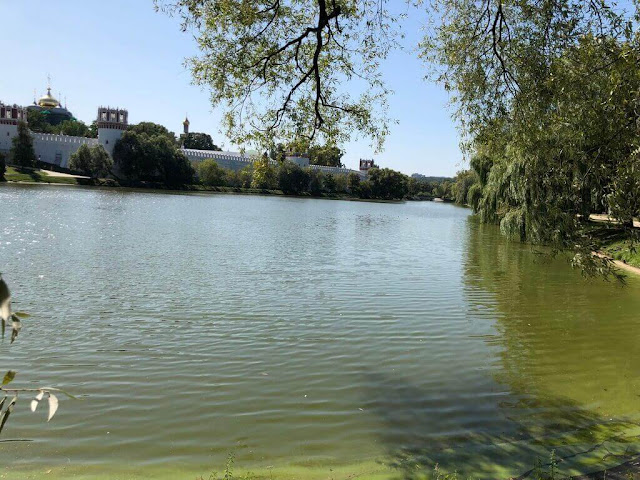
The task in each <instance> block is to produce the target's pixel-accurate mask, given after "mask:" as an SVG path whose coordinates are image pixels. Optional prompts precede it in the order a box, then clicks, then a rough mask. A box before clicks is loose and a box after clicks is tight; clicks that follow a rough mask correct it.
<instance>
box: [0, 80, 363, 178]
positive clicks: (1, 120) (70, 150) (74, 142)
mask: <svg viewBox="0 0 640 480" xmlns="http://www.w3.org/2000/svg"><path fill="white" fill-rule="evenodd" d="M30 110H38V111H40V112H42V113H43V115H44V116H45V118H46V120H47V122H48V123H50V124H52V125H57V124H59V123H62V122H63V121H65V120H70V119H73V115H72V114H71V112H69V111H68V110H67V109H66V108H64V107H62V105H61V104H60V102H59V101H58V100H57V99H56V98H54V97H53V95H51V88H50V87H49V88H47V93H46V94H45V95H43V96H42V97H40V99H39V100H38V101H37V102H35V101H34V104H33V105H30V106H28V107H26V108H25V107H21V106H18V105H16V104H13V105H5V104H3V103H1V102H0V152H2V153H9V151H10V150H11V146H12V140H13V138H14V137H16V136H17V135H18V123H20V122H25V123H27V125H28V112H29V111H30ZM189 125H190V122H189V119H188V118H185V119H184V122H182V126H183V132H184V133H183V134H182V135H180V137H181V139H182V142H181V144H182V148H181V151H182V153H183V154H184V155H185V156H186V157H187V158H188V159H189V160H190V161H191V162H192V163H193V164H194V165H197V164H198V163H199V162H202V161H203V160H206V159H212V160H215V161H216V162H217V163H218V165H220V166H221V167H224V168H228V169H231V170H236V171H239V170H242V169H244V168H247V167H250V166H251V165H252V164H253V162H254V160H255V157H254V156H250V155H247V154H246V153H245V152H220V151H214V150H198V149H193V148H184V140H185V139H186V138H187V136H188V135H189ZM96 126H97V127H98V138H87V137H74V136H70V135H56V134H52V133H37V132H33V131H32V132H31V137H32V138H33V148H34V150H35V153H36V157H37V158H38V160H39V161H41V162H44V163H49V164H51V165H57V166H59V167H63V168H68V166H69V158H70V157H71V155H73V154H74V153H75V152H76V151H78V149H79V148H80V146H81V145H87V146H90V147H92V146H95V145H102V146H103V147H104V149H105V150H106V151H107V153H108V154H109V155H110V156H111V157H113V149H114V147H115V144H116V142H117V141H118V140H119V139H120V138H121V137H122V134H123V133H124V131H125V130H127V128H128V127H129V113H128V112H127V110H124V109H121V108H111V107H98V115H97V117H96ZM286 159H287V160H288V161H291V162H294V163H296V164H297V165H299V166H301V167H308V168H310V169H312V170H317V171H322V172H324V173H330V174H343V175H346V174H349V173H357V174H359V175H361V176H363V177H364V176H366V170H367V169H368V168H371V167H372V166H373V160H360V171H356V170H349V169H348V168H342V167H327V166H323V165H309V156H308V155H306V154H297V153H292V154H288V155H287V156H286ZM363 162H370V165H369V167H367V168H366V169H363ZM274 163H275V162H274Z"/></svg>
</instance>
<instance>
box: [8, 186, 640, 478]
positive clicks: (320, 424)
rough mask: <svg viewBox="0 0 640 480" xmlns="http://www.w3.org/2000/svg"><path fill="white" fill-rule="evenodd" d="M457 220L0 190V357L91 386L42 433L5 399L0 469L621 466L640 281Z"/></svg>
mask: <svg viewBox="0 0 640 480" xmlns="http://www.w3.org/2000/svg"><path fill="white" fill-rule="evenodd" d="M468 215H469V212H468V210H465V209H460V208H456V207H453V206H451V205H441V204H434V203H408V204H403V205H389V204H370V203H360V202H339V201H319V200H304V199H283V198H269V197H265V198H263V197H240V196H226V195H217V196H174V195H157V194H152V193H126V192H118V191H98V190H83V189H66V188H32V187H31V188H29V187H26V188H25V187H16V186H3V187H1V188H0V218H2V219H3V220H4V223H3V224H2V226H0V270H1V271H2V272H4V274H5V277H6V279H7V280H8V281H9V282H10V284H11V286H12V291H13V293H14V303H15V305H14V307H15V308H16V309H18V310H24V311H28V312H29V313H31V314H32V318H31V319H30V322H29V325H28V326H27V328H26V329H25V330H24V331H23V332H22V333H21V336H20V341H19V342H16V343H15V344H14V345H10V346H9V345H6V344H3V345H2V346H0V365H5V364H7V365H10V366H11V367H12V368H15V369H16V370H18V371H19V373H20V377H18V378H21V379H22V380H21V381H22V382H25V383H26V384H27V386H28V385H29V384H31V383H33V384H56V385H59V386H60V387H61V388H64V389H65V390H69V391H71V392H73V393H74V394H78V395H81V396H82V397H83V398H84V399H85V400H84V401H82V402H76V403H74V404H73V405H65V406H64V408H61V411H60V413H59V414H58V415H57V416H56V419H55V421H53V422H52V423H51V424H47V425H46V426H45V427H43V426H42V422H40V419H37V418H32V417H31V416H29V415H27V414H24V415H21V411H20V410H17V411H16V418H15V419H13V420H14V423H13V425H10V426H9V427H8V430H7V432H6V434H7V435H8V436H9V437H10V438H21V439H31V440H34V442H32V443H31V444H29V445H25V444H18V443H15V444H2V446H0V464H1V465H2V467H1V468H2V470H3V471H0V474H1V473H4V474H7V475H14V477H11V478H22V477H20V475H19V474H20V473H21V472H23V471H31V470H34V471H38V472H41V471H46V470H47V469H48V468H53V469H54V473H53V474H57V475H58V476H60V477H61V478H74V477H75V476H77V477H78V478H93V476H92V474H91V473H90V472H92V471H93V470H92V468H96V469H98V470H99V471H100V473H101V474H106V475H107V478H109V477H108V475H109V474H112V475H114V476H115V474H113V472H116V471H118V472H120V471H122V470H123V469H125V470H124V473H122V476H123V477H125V478H156V477H157V472H158V469H160V470H162V469H166V468H168V467H169V466H171V467H172V468H177V469H179V470H180V471H183V472H186V471H189V472H192V471H193V472H199V473H205V472H206V471H208V470H209V467H210V466H211V465H222V464H223V463H224V460H225V458H226V455H227V453H228V452H229V451H234V452H235V453H236V459H237V463H238V464H239V465H243V466H246V468H249V469H251V470H254V471H257V472H262V471H270V470H268V468H267V467H271V466H273V467H274V469H275V470H274V471H278V469H280V471H284V470H286V469H289V470H287V472H289V473H288V474H289V478H314V479H315V478H318V479H320V478H323V479H324V478H328V477H331V476H333V478H348V476H349V475H354V474H355V471H356V469H357V468H358V467H357V466H358V465H365V464H366V465H367V468H369V467H370V468H369V470H366V469H363V470H362V471H370V470H371V469H375V468H376V465H378V467H377V468H384V467H382V466H380V464H382V465H391V466H392V470H391V471H387V473H386V474H383V476H382V477H380V478H386V477H388V476H395V477H399V478H406V479H413V478H417V477H418V476H419V475H420V474H421V473H423V472H424V471H425V470H426V469H430V468H432V466H433V465H434V464H435V463H440V464H441V465H443V466H444V467H446V468H450V469H457V470H459V471H463V472H467V473H469V474H473V475H474V477H476V478H500V477H505V478H507V477H508V476H517V475H520V474H523V473H524V472H526V471H527V470H528V469H529V468H531V467H532V466H533V463H534V461H535V459H536V457H538V456H540V457H541V458H547V457H548V454H549V451H550V450H551V449H556V450H557V456H558V457H561V458H565V459H566V461H565V462H563V463H562V466H563V467H565V468H580V469H584V468H585V466H587V467H589V466H590V465H591V463H592V462H594V461H595V460H599V461H600V460H601V459H602V458H603V457H606V462H609V463H616V462H619V461H621V459H620V457H618V455H620V454H622V453H626V454H631V453H632V452H634V451H635V449H636V439H635V438H633V437H634V436H635V435H637V434H638V432H636V429H637V426H636V425H635V422H637V421H638V418H637V415H636V413H635V405H636V403H637V400H638V396H637V392H640V390H639V389H638V381H639V379H640V371H639V370H638V367H639V366H640V365H638V356H637V355H636V353H635V350H634V348H633V347H634V345H636V344H637V343H638V340H639V339H638V338H637V337H638V335H640V330H639V329H638V322H640V319H639V318H638V316H637V314H636V312H637V311H639V309H640V303H639V302H640V294H639V293H640V285H638V282H633V281H632V282H630V285H629V287H628V288H626V289H621V288H620V287H619V286H617V285H615V284H607V283H604V282H601V281H585V280H584V279H582V278H581V277H580V276H579V275H578V274H577V273H576V272H573V271H571V270H570V269H569V267H568V266H567V265H566V264H565V263H563V262H562V261H559V260H558V261H543V260H542V259H540V258H538V257H537V256H536V255H534V254H532V252H531V251H530V249H528V248H527V247H523V246H521V245H517V244H510V243H507V242H505V241H504V239H502V238H501V237H499V235H498V234H497V231H496V230H495V229H494V228H491V227H482V226H479V225H476V224H475V223H474V222H473V221H470V220H469V218H468ZM71 306H72V308H71ZM16 381H17V380H16ZM638 430H639V431H640V429H638ZM3 435H4V432H3ZM376 462H380V463H379V464H376ZM65 465H73V466H74V467H77V469H76V470H73V471H70V470H64V471H63V472H62V473H60V472H58V470H57V469H62V468H64V466H65ZM130 465H134V466H135V469H134V468H133V467H129V466H130ZM371 465H373V466H372V467H371ZM126 468H130V469H131V470H126ZM337 469H339V470H337ZM337 471H340V472H344V475H343V476H338V475H337V474H336V473H335V472H337ZM105 472H106V473H105ZM291 472H295V473H291ZM331 472H333V473H331ZM384 475H386V477H385V476H384ZM185 476H186V478H192V477H193V476H194V475H191V476H189V475H186V474H185ZM96 478H98V477H97V476H96ZM166 478H175V477H172V476H167V477H166ZM274 478H278V477H277V476H275V475H274ZM360 478H367V474H366V473H365V474H364V476H363V475H361V476H360Z"/></svg>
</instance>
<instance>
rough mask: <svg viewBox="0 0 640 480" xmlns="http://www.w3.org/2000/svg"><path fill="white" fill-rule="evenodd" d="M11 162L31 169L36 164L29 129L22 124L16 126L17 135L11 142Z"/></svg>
mask: <svg viewBox="0 0 640 480" xmlns="http://www.w3.org/2000/svg"><path fill="white" fill-rule="evenodd" d="M9 155H10V156H11V161H12V162H13V163H15V164H16V165H19V166H21V167H33V166H35V164H36V162H37V160H38V159H37V158H36V152H35V150H34V149H33V138H31V133H29V128H28V127H27V124H26V123H24V122H20V123H19V124H18V135H16V136H15V137H13V139H12V140H11V151H10V152H9Z"/></svg>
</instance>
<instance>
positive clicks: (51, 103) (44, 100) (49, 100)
mask: <svg viewBox="0 0 640 480" xmlns="http://www.w3.org/2000/svg"><path fill="white" fill-rule="evenodd" d="M38 105H40V106H41V107H54V108H55V107H57V106H59V105H60V102H58V100H56V99H55V98H53V95H51V87H49V88H47V93H46V95H43V96H42V97H40V100H38Z"/></svg>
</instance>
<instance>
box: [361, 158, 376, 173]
mask: <svg viewBox="0 0 640 480" xmlns="http://www.w3.org/2000/svg"><path fill="white" fill-rule="evenodd" d="M375 166H376V165H375V163H374V162H373V160H367V159H363V158H361V159H360V172H362V173H367V171H369V169H370V168H373V167H375Z"/></svg>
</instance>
